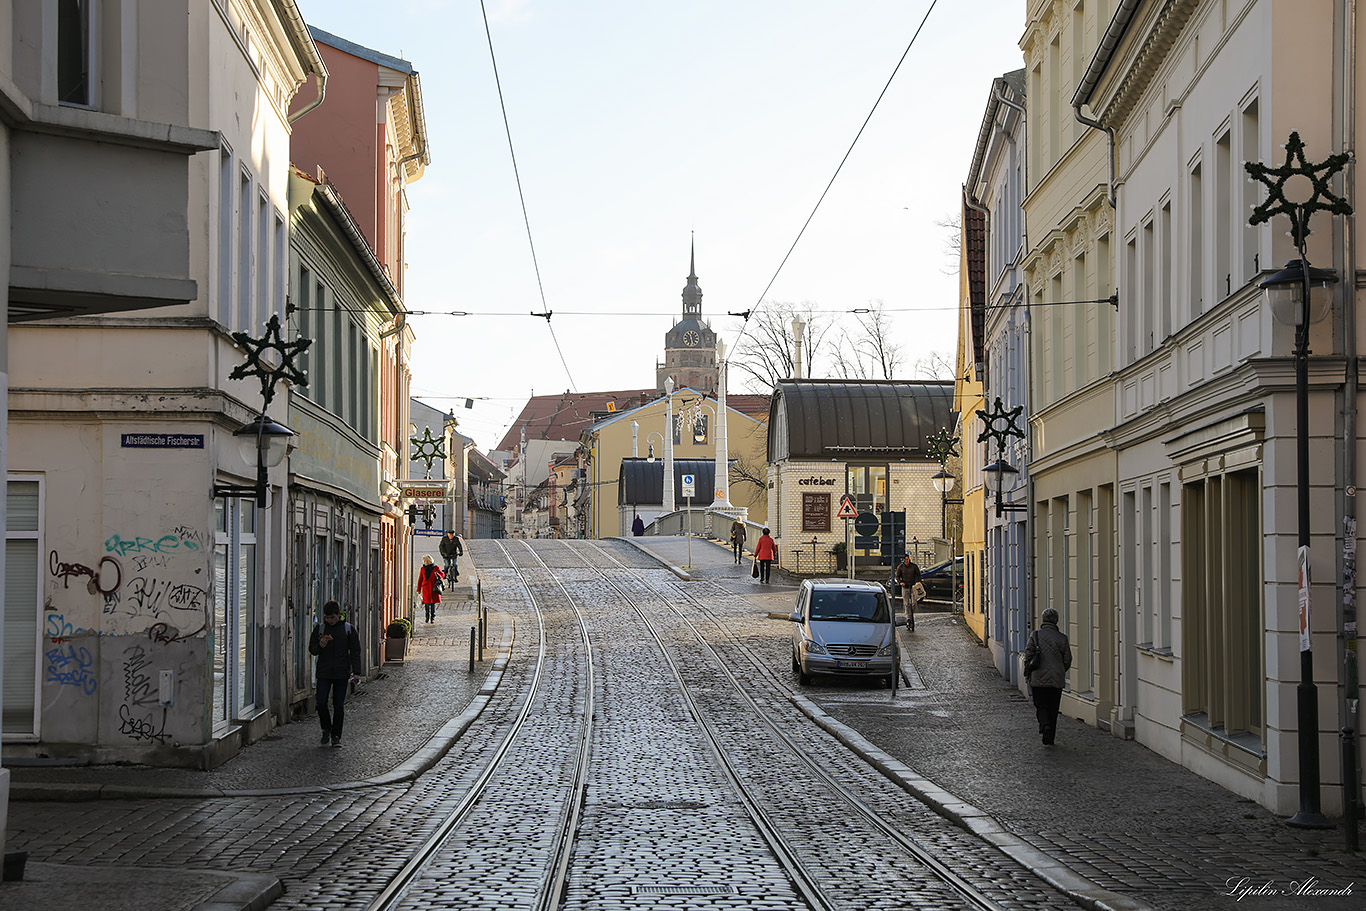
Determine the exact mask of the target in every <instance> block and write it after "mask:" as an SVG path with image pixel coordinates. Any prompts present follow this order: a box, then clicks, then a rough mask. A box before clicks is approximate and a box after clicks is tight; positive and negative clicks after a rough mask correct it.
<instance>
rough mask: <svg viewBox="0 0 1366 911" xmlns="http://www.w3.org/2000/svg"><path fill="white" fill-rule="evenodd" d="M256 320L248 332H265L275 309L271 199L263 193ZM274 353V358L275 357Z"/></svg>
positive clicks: (258, 231) (258, 214)
mask: <svg viewBox="0 0 1366 911" xmlns="http://www.w3.org/2000/svg"><path fill="white" fill-rule="evenodd" d="M256 217H257V219H258V221H259V224H258V225H257V228H256V247H257V249H256V319H255V321H254V323H253V325H251V326H248V327H247V331H248V332H252V333H256V332H265V326H266V322H267V321H268V320H269V319H270V313H271V311H272V310H273V309H274V307H273V306H272V304H271V300H270V197H268V196H266V194H264V193H262V194H261V198H260V200H258V204H257V206H256ZM273 354H274V353H273V352H272V356H273Z"/></svg>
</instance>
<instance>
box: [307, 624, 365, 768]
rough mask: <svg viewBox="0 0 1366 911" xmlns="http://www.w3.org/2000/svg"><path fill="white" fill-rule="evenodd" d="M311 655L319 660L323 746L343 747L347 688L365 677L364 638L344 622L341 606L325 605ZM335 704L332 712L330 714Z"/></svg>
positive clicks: (310, 643) (310, 642)
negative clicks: (362, 657) (329, 706)
mask: <svg viewBox="0 0 1366 911" xmlns="http://www.w3.org/2000/svg"><path fill="white" fill-rule="evenodd" d="M308 653H309V654H310V655H316V656H317V658H318V667H317V671H316V673H317V678H318V694H317V703H318V721H320V722H321V723H322V727H323V740H322V744H323V746H327V744H328V742H329V741H330V742H331V744H332V745H333V746H334V747H339V746H341V736H342V722H343V721H345V720H346V688H347V686H348V684H350V683H352V682H353V681H356V680H359V679H360V678H361V675H362V674H364V673H365V665H364V664H362V663H361V656H360V636H359V635H358V634H357V633H356V628H355V627H354V626H352V625H351V624H350V623H347V622H346V621H344V620H342V617H341V605H340V604H338V603H337V602H336V601H328V602H327V603H326V604H324V605H323V622H322V623H320V624H319V623H315V624H314V625H313V635H312V636H310V637H309V639H308ZM329 699H330V700H331V704H332V710H331V711H330V712H329V711H328V708H327V706H328V701H329Z"/></svg>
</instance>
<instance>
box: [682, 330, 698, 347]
mask: <svg viewBox="0 0 1366 911" xmlns="http://www.w3.org/2000/svg"><path fill="white" fill-rule="evenodd" d="M701 343H702V336H701V335H699V334H698V333H697V330H696V329H689V330H688V331H687V332H684V333H683V344H685V345H687V346H688V347H689V348H696V347H697V346H698V345H700V344H701Z"/></svg>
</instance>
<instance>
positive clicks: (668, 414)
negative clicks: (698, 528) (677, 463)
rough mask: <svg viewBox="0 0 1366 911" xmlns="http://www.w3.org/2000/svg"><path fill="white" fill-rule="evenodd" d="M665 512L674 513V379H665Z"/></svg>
mask: <svg viewBox="0 0 1366 911" xmlns="http://www.w3.org/2000/svg"><path fill="white" fill-rule="evenodd" d="M664 395H665V396H667V397H668V401H667V402H666V403H665V405H664V414H665V418H664V511H665V512H666V513H670V512H673V511H674V378H673V377H671V376H669V377H665V378H664Z"/></svg>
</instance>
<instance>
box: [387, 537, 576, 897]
mask: <svg viewBox="0 0 1366 911" xmlns="http://www.w3.org/2000/svg"><path fill="white" fill-rule="evenodd" d="M523 543H524V544H525V542H523ZM497 546H498V547H499V549H500V550H501V551H502V553H503V555H504V556H505V557H506V558H507V560H508V563H509V564H510V566H511V568H512V569H513V571H514V572H515V573H516V577H517V579H518V580H519V582H520V583H521V587H522V589H523V591H524V592H525V594H526V597H527V600H528V602H529V603H530V605H531V607H532V608H533V610H534V611H535V615H536V620H537V629H538V647H537V657H536V661H535V664H534V668H533V670H532V674H531V679H530V682H529V685H528V687H527V691H526V693H525V696H524V698H523V701H522V705H521V707H520V709H519V710H518V711H517V713H516V715H515V717H514V718H513V720H512V721H511V723H510V724H509V725H508V729H507V731H506V733H505V734H504V736H503V738H502V740H501V741H500V742H499V743H498V745H497V747H496V748H495V749H494V751H493V753H492V754H491V756H489V757H488V759H487V760H485V763H484V768H483V769H482V770H481V771H480V773H479V774H478V776H477V777H476V778H475V779H474V780H473V781H472V782H471V783H470V784H469V785H468V787H467V790H466V793H465V794H464V796H463V797H462V798H461V799H460V800H459V801H458V802H457V803H456V805H455V806H454V807H453V808H452V809H451V810H450V811H449V812H448V813H447V814H446V816H445V817H444V818H443V819H442V820H441V821H440V822H439V823H438V825H437V827H436V828H435V830H434V831H433V832H432V833H431V834H430V835H428V836H427V837H426V838H425V839H424V840H423V841H422V843H421V844H420V845H419V846H418V847H417V849H416V850H415V851H413V853H412V854H411V856H410V857H409V858H408V860H407V861H406V862H405V863H404V865H403V866H402V868H401V869H400V870H399V871H398V872H397V873H396V874H395V875H394V876H393V877H392V878H391V879H390V880H389V881H388V882H387V883H386V884H385V885H384V887H383V888H382V889H381V890H380V893H379V894H378V895H377V896H376V897H375V898H374V899H373V900H372V901H371V903H370V904H369V905H368V906H367V911H401V909H403V908H405V907H406V905H407V904H408V903H409V902H408V899H409V896H410V893H411V892H412V891H413V890H414V887H415V886H417V885H418V884H419V882H420V881H421V880H422V879H423V878H424V876H429V875H430V874H431V873H432V869H433V867H434V866H436V865H438V863H439V862H441V861H442V860H443V859H444V856H445V855H446V854H448V853H449V852H450V851H451V848H452V844H451V843H452V839H453V837H454V836H455V835H456V834H457V833H459V832H460V831H461V830H462V829H463V828H465V827H468V826H469V824H470V823H471V822H472V821H473V820H475V819H476V818H477V817H476V813H477V810H478V808H479V805H480V802H481V800H483V799H484V798H485V796H486V795H487V794H488V792H489V789H490V787H491V786H492V784H493V782H494V781H495V779H496V778H497V776H498V775H499V774H500V773H501V772H503V771H504V770H505V768H506V766H507V765H508V764H509V761H510V757H511V756H512V754H513V752H514V750H515V749H516V748H517V746H518V744H519V741H520V740H521V739H523V738H524V737H525V735H526V733H527V727H528V722H529V720H530V719H531V718H532V716H533V713H534V712H535V711H536V708H537V706H538V704H540V702H541V699H542V697H543V695H544V689H545V687H544V686H543V684H544V682H545V681H546V677H547V674H548V670H549V662H548V657H549V649H548V645H547V642H548V634H547V622H546V611H545V610H544V608H543V605H542V603H541V601H539V600H538V598H537V596H536V593H535V588H536V587H537V586H534V585H533V584H532V582H531V580H530V579H528V577H527V573H526V572H525V571H524V570H523V568H522V567H521V566H520V565H519V564H518V562H517V560H516V559H515V558H514V556H513V553H514V551H513V550H509V548H508V547H507V546H506V545H505V544H504V543H503V542H501V541H499V542H497ZM525 552H526V553H527V554H529V555H530V556H531V557H532V559H534V560H535V561H536V562H537V563H538V564H539V566H540V568H541V569H543V570H547V571H548V570H549V567H547V566H546V564H545V562H544V561H543V560H540V558H539V557H537V556H536V554H535V551H534V549H533V548H531V546H530V545H529V544H525ZM555 584H556V585H557V586H558V587H559V589H560V591H561V592H562V593H563V595H564V600H565V603H566V604H567V605H568V607H569V609H570V610H572V612H573V613H574V616H575V617H576V618H577V629H578V631H579V633H580V636H581V640H582V643H583V648H584V651H585V655H584V661H583V662H582V665H581V666H582V667H583V669H584V674H585V676H586V682H585V684H584V686H583V687H582V693H583V696H582V700H581V702H582V706H583V709H582V713H581V717H582V722H581V724H580V725H579V726H578V733H577V737H576V738H575V747H574V750H573V759H572V761H571V763H570V765H571V767H572V772H571V780H570V782H569V786H568V788H567V791H566V798H565V800H564V802H563V804H562V805H561V807H560V809H559V812H558V814H557V820H556V823H555V825H554V826H553V827H552V829H551V832H550V835H549V838H548V840H547V841H548V847H547V848H546V855H547V856H546V858H545V862H544V863H543V864H542V865H540V866H541V877H540V881H539V884H538V887H537V888H536V890H535V896H534V900H533V902H532V903H531V906H530V907H532V908H534V909H535V911H553V909H555V908H557V907H558V906H559V904H560V897H561V896H562V895H563V891H564V885H565V882H566V881H567V878H568V875H569V869H570V858H571V857H572V848H573V838H574V833H575V831H576V830H577V828H578V821H579V819H580V817H581V815H582V812H583V794H584V789H585V781H586V779H587V775H588V770H589V763H590V756H591V751H592V742H593V717H594V692H595V690H596V686H595V685H594V657H593V647H592V641H591V637H590V636H589V635H588V631H587V624H586V622H585V620H584V617H583V615H582V613H581V612H580V611H579V609H578V607H577V605H576V604H575V603H574V599H573V598H572V596H570V594H569V591H568V589H567V588H565V586H564V584H563V582H560V581H558V580H555ZM543 708H544V707H543Z"/></svg>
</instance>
